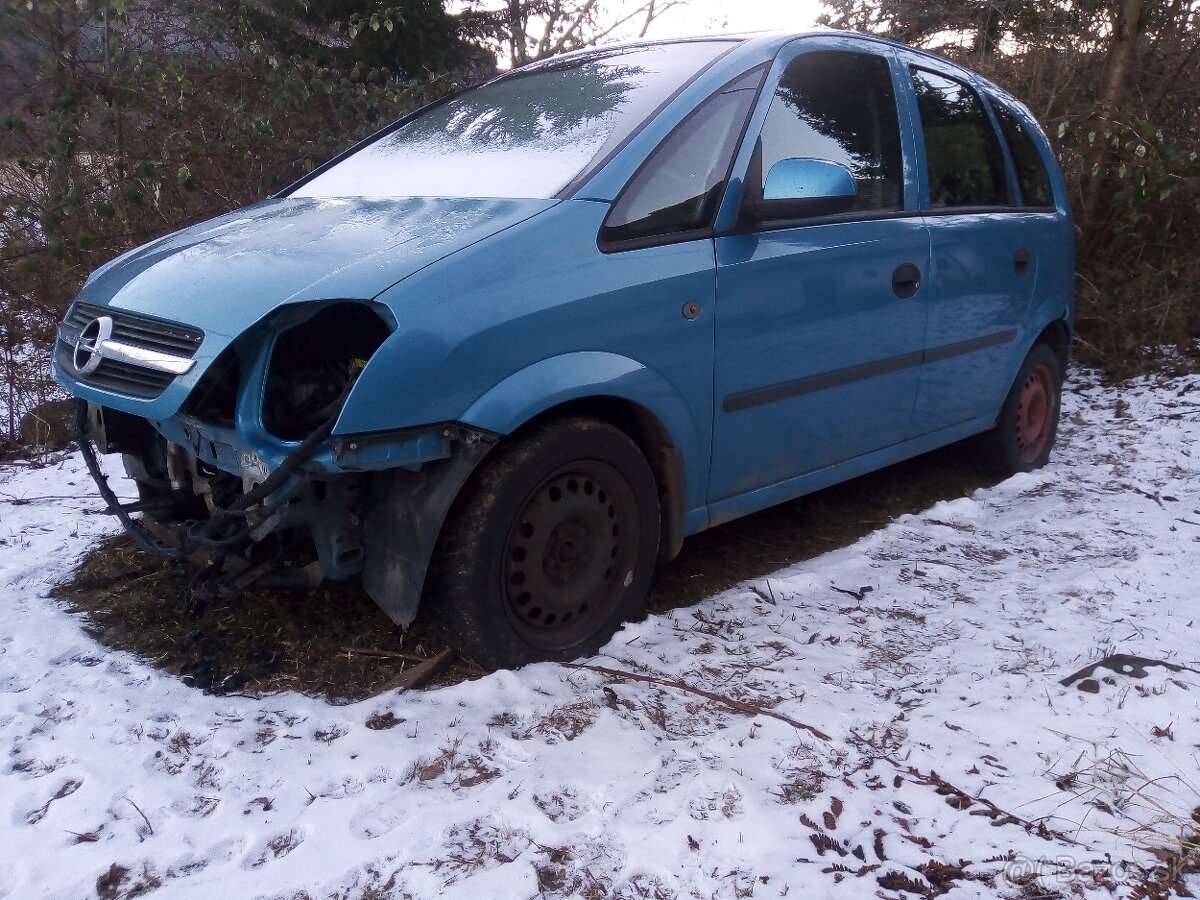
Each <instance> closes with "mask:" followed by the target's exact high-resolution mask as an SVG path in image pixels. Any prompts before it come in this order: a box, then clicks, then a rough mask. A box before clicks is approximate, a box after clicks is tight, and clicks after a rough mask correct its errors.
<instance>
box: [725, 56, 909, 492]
mask: <svg viewBox="0 0 1200 900" xmlns="http://www.w3.org/2000/svg"><path fill="white" fill-rule="evenodd" d="M896 74H897V73H896V72H895V71H894V70H893V67H892V54H891V51H890V50H889V49H887V48H885V47H882V46H880V45H873V44H868V43H865V42H861V41H852V40H849V39H843V38H836V37H833V38H825V37H822V38H815V37H814V38H803V39H801V40H799V41H797V42H796V43H794V44H792V45H790V47H789V49H787V50H785V51H784V53H783V54H781V56H780V59H779V60H778V61H777V62H776V65H775V66H774V68H773V71H772V75H771V76H770V78H771V80H769V81H768V83H767V84H766V85H765V87H764V90H763V95H762V98H761V100H760V102H759V107H758V110H757V111H756V113H755V116H754V117H753V119H752V121H751V125H750V130H749V133H748V135H747V139H746V142H745V143H744V145H743V150H742V153H741V154H740V155H739V165H740V166H741V167H742V168H741V172H742V180H743V191H742V195H743V197H742V199H743V201H744V200H745V198H746V197H749V198H751V199H753V198H754V197H755V196H757V197H761V196H762V191H763V187H764V181H765V176H766V174H767V173H769V171H770V169H771V166H772V165H774V164H775V163H776V162H778V161H780V160H783V159H789V158H812V159H824V160H830V161H833V162H837V163H840V164H842V165H844V166H845V167H846V168H847V169H849V170H850V172H851V174H852V175H853V176H854V180H855V183H856V186H857V188H858V200H857V203H856V206H855V207H854V209H853V210H852V211H851V212H849V213H844V214H839V215H833V216H823V217H819V218H811V219H806V220H793V221H779V222H767V223H763V224H758V225H755V226H753V227H751V226H747V225H746V224H745V221H744V220H743V221H742V222H740V223H735V224H734V226H733V227H732V228H730V229H729V231H728V232H727V233H724V234H720V233H719V234H718V237H717V240H716V254H717V336H716V373H715V389H716V396H715V406H716V408H715V413H714V415H715V422H714V429H713V462H712V475H711V479H710V489H709V499H710V502H717V501H720V500H723V499H726V498H730V497H734V496H737V495H740V494H744V493H746V492H748V491H752V490H755V489H758V488H763V487H767V486H770V485H774V484H778V483H780V482H784V481H786V480H788V479H790V478H793V477H795V476H798V475H802V474H805V473H808V472H812V471H815V470H817V469H820V468H823V467H826V466H830V465H833V464H835V463H838V462H841V461H843V460H846V459H850V458H852V457H855V456H859V455H861V454H864V453H868V452H870V451H872V450H877V449H879V448H882V447H886V446H888V445H891V444H895V443H898V442H900V441H901V440H903V438H904V436H905V434H906V432H907V431H908V427H909V422H910V419H911V415H912V410H913V404H914V401H915V398H916V394H917V383H918V379H919V374H920V365H921V353H922V347H923V343H924V337H925V308H924V306H923V304H922V303H921V302H920V299H919V297H920V291H919V290H917V289H918V288H919V287H920V286H921V283H922V281H923V280H924V273H925V271H926V269H927V267H928V257H929V239H928V235H927V231H926V227H925V224H924V222H923V220H922V219H921V217H920V212H919V210H918V208H917V204H916V199H915V197H914V196H913V191H912V187H913V185H912V184H911V183H909V179H908V178H907V177H906V167H905V163H904V161H905V157H906V155H909V156H910V158H911V145H910V139H911V134H910V133H909V132H908V131H907V130H906V129H902V127H901V117H900V115H899V111H898V109H897V101H896V98H897V94H898V91H897V86H896V83H895V75H896ZM764 110H765V112H764ZM736 171H737V169H735V172H736ZM734 202H736V198H734ZM726 214H727V209H723V210H722V217H723V218H724V217H725V216H726ZM898 273H899V274H898ZM906 275H907V280H906V277H905V276H906ZM785 492H786V491H785Z"/></svg>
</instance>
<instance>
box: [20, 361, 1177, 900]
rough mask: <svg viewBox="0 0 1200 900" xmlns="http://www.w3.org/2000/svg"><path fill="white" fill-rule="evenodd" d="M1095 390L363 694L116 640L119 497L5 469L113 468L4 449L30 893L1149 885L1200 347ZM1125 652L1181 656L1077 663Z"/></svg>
mask: <svg viewBox="0 0 1200 900" xmlns="http://www.w3.org/2000/svg"><path fill="white" fill-rule="evenodd" d="M1064 416H1065V418H1064V422H1063V427H1062V434H1061V437H1060V444H1059V449H1058V450H1057V452H1056V454H1055V457H1054V461H1053V463H1052V464H1051V465H1050V466H1049V467H1048V468H1046V469H1044V470H1042V471H1040V472H1037V473H1035V474H1032V475H1025V476H1020V477H1016V478H1013V479H1010V480H1008V481H1006V482H1004V483H1002V484H1000V485H998V486H997V487H995V488H992V489H989V490H983V491H980V492H978V493H976V494H975V495H974V496H972V497H964V498H962V499H958V500H954V501H952V502H946V503H939V504H937V505H936V506H934V507H933V508H931V509H928V510H926V511H924V512H920V513H916V514H913V515H907V516H904V517H902V518H900V519H898V520H896V521H895V522H893V523H892V524H891V525H889V526H888V527H887V528H884V529H882V530H880V531H878V532H876V533H874V534H872V535H870V536H869V537H867V538H865V539H864V540H862V541H860V542H858V543H857V544H855V545H853V546H851V547H847V548H844V549H841V550H837V551H835V552H832V553H829V554H827V555H825V556H822V557H820V558H817V559H813V560H810V561H807V562H804V563H802V564H799V565H797V566H795V567H793V568H790V569H787V570H784V571H781V572H778V573H777V574H775V575H773V576H771V577H770V578H768V579H764V580H760V581H757V582H753V583H747V584H745V585H742V586H741V587H739V588H737V589H735V590H732V591H728V592H726V593H724V594H721V595H719V596H715V597H712V598H711V599H709V600H708V601H706V602H704V603H702V604H700V605H698V606H694V607H690V608H687V609H679V610H676V611H674V612H672V613H670V614H668V615H663V616H656V617H652V618H650V619H648V620H646V621H644V622H641V623H638V624H635V625H632V626H630V627H627V628H625V629H624V630H623V631H622V632H620V633H619V634H618V635H617V637H616V638H615V639H614V640H613V641H612V643H611V644H610V645H609V646H608V647H607V648H606V651H605V652H604V654H603V655H602V656H599V657H597V658H594V659H591V660H587V661H585V662H586V663H587V664H588V665H591V666H593V667H594V668H570V667H566V666H560V665H539V666H532V667H529V668H526V669H524V670H522V671H518V672H498V673H496V674H494V675H490V676H488V677H486V678H482V679H480V680H478V681H475V682H470V683H465V684H460V685H458V686H456V687H451V688H445V689H440V690H431V691H427V692H423V693H421V692H415V693H409V694H404V695H399V694H388V695H383V696H379V697H376V698H375V699H372V700H368V701H365V702H362V703H358V704H355V705H350V706H331V705H329V704H327V703H325V702H323V701H320V700H315V699H309V698H306V697H302V696H297V695H291V694H288V695H275V696H268V697H263V698H261V699H251V698H245V697H222V698H215V697H211V696H206V695H204V694H201V693H200V692H198V691H196V690H193V689H191V688H188V687H186V686H185V685H183V684H182V683H180V682H179V681H178V680H177V679H175V678H173V677H170V676H168V675H166V674H163V673H161V672H159V671H157V670H155V669H153V668H150V667H148V666H146V665H144V664H142V663H141V662H140V661H139V660H137V659H135V658H132V657H130V656H127V655H123V654H121V653H115V652H112V651H110V650H108V649H106V648H105V647H103V646H100V645H98V644H96V643H95V642H94V641H92V640H91V639H90V638H89V637H87V636H86V635H85V633H84V632H83V631H82V630H81V628H80V622H79V621H78V620H77V619H76V618H75V617H73V616H71V615H69V614H67V613H65V612H64V611H63V610H62V609H61V608H60V607H59V606H58V605H57V604H56V603H55V602H54V601H52V600H48V599H46V594H47V589H48V587H49V585H50V584H51V583H52V582H53V581H54V580H55V579H58V578H61V577H62V575H63V573H64V572H65V571H66V570H67V569H68V568H69V567H70V566H71V564H72V562H73V561H74V560H75V559H76V558H77V557H78V556H79V555H80V554H81V553H82V552H83V551H84V550H85V549H86V548H87V547H88V546H89V544H90V543H91V542H92V541H93V540H94V539H95V537H96V536H97V535H98V534H100V533H101V532H103V531H105V530H106V529H110V528H111V527H112V525H111V523H110V522H109V521H108V520H106V519H104V518H102V517H99V516H94V515H85V514H84V510H85V509H94V508H95V507H96V505H97V504H96V503H95V502H92V501H88V500H84V501H80V500H77V499H61V500H60V499H48V500H38V501H35V502H31V503H27V504H21V505H14V504H12V503H11V502H8V500H10V499H11V498H14V497H16V498H21V497H26V498H34V497H51V498H56V497H74V496H75V495H77V494H80V493H83V494H90V491H89V488H88V484H87V478H86V475H85V474H84V471H83V467H82V465H81V464H80V462H79V460H78V458H77V457H69V458H67V459H66V460H64V461H63V462H62V463H61V464H59V465H57V466H54V467H50V468H42V469H30V468H27V467H23V468H14V469H10V470H5V471H3V473H2V474H0V585H3V603H2V604H0V897H6V898H21V900H25V898H34V897H53V898H75V897H80V898H82V897H95V896H97V895H98V896H100V897H103V898H115V897H132V896H141V895H143V894H151V895H152V896H154V897H156V898H158V897H162V898H168V897H230V898H242V897H247V898H249V897H280V898H283V897H287V898H293V897H296V898H313V900H315V898H325V897H339V898H341V897H346V898H385V897H431V896H435V895H445V896H448V897H462V898H472V900H474V898H491V897H497V898H508V897H514V898H516V897H533V896H537V895H539V894H541V895H545V896H582V897H588V898H592V897H629V898H634V897H650V898H673V897H693V896H694V897H750V896H753V897H776V896H792V897H801V898H815V897H827V896H837V897H856V896H861V897H874V896H884V897H890V896H901V895H903V894H904V892H907V896H915V895H918V894H920V893H927V894H929V895H933V894H936V893H940V892H942V891H944V890H948V891H949V893H948V896H950V897H977V896H985V897H994V896H1009V897H1017V896H1022V897H1033V896H1041V897H1047V896H1048V897H1053V896H1057V895H1058V894H1057V893H1056V892H1061V894H1062V895H1063V896H1084V897H1108V896H1114V895H1116V896H1126V895H1128V894H1129V893H1130V891H1131V889H1132V886H1133V885H1136V884H1137V883H1139V882H1140V881H1143V880H1144V879H1146V878H1147V877H1150V876H1151V875H1152V873H1153V870H1154V868H1155V866H1158V865H1161V864H1162V860H1166V861H1167V863H1170V862H1171V860H1172V859H1173V858H1174V857H1173V856H1172V852H1171V851H1172V848H1178V846H1179V842H1180V840H1181V838H1186V837H1187V836H1189V835H1191V836H1192V837H1190V838H1189V839H1190V840H1192V841H1194V840H1195V839H1196V838H1195V836H1194V835H1195V832H1196V831H1198V830H1200V819H1198V820H1197V821H1193V818H1192V816H1193V812H1192V811H1193V809H1195V808H1196V807H1198V806H1200V763H1198V750H1197V746H1198V745H1200V721H1198V717H1200V707H1198V704H1197V701H1198V700H1200V671H1197V670H1200V641H1198V640H1197V638H1198V637H1200V607H1198V605H1197V600H1196V584H1197V582H1196V581H1195V580H1193V579H1196V578H1197V577H1198V572H1200V477H1198V475H1197V468H1198V466H1200V379H1192V380H1181V381H1175V382H1170V383H1167V384H1166V385H1159V386H1152V385H1150V384H1149V383H1144V382H1143V383H1138V384H1136V385H1126V386H1124V387H1123V388H1121V389H1120V391H1113V390H1109V389H1103V388H1099V387H1095V386H1084V387H1081V388H1077V389H1076V390H1075V391H1073V392H1072V393H1070V394H1069V395H1068V397H1067V398H1066V401H1065V412H1064ZM868 588H869V589H870V590H869V591H868V590H867V589H868ZM1117 653H1123V654H1132V655H1135V656H1138V657H1143V658H1145V659H1148V660H1153V661H1162V662H1168V663H1171V664H1172V666H1173V667H1185V668H1172V667H1165V666H1161V665H1149V664H1147V665H1145V666H1144V670H1141V671H1143V672H1144V675H1145V677H1142V678H1138V677H1135V676H1136V675H1137V674H1139V670H1138V664H1135V665H1133V666H1128V665H1127V666H1122V665H1121V664H1120V661H1117V662H1114V663H1113V665H1114V666H1115V670H1114V669H1108V668H1099V669H1097V670H1096V672H1095V673H1094V677H1093V678H1092V679H1091V680H1087V681H1083V680H1081V681H1079V682H1076V683H1075V684H1072V685H1071V686H1065V685H1064V684H1062V683H1061V682H1060V679H1063V678H1065V677H1067V676H1069V675H1071V674H1072V673H1074V672H1076V671H1077V670H1079V669H1081V668H1082V667H1084V666H1087V665H1089V664H1091V663H1095V662H1096V661H1098V660H1100V659H1102V658H1105V657H1109V656H1111V655H1113V654H1117ZM1126 662H1127V663H1128V662H1129V661H1126ZM598 669H605V670H612V671H614V672H623V673H630V674H633V675H637V676H641V678H631V677H628V675H614V674H610V673H608V672H604V671H599V670H598ZM1080 687H1083V688H1085V689H1084V690H1081V689H1080ZM1089 689H1090V690H1089ZM1197 815H1198V816H1200V813H1198V814H1197ZM1155 850H1157V851H1158V853H1157V856H1156V855H1154V853H1153V851H1155ZM1160 874H1161V873H1160ZM1035 877H1037V878H1040V880H1039V881H1037V882H1036V883H1031V879H1033V878H1035ZM1184 877H1185V878H1186V879H1190V880H1188V881H1187V882H1186V884H1187V885H1188V886H1189V887H1190V889H1191V890H1193V891H1198V890H1200V876H1198V875H1196V874H1191V875H1187V876H1184Z"/></svg>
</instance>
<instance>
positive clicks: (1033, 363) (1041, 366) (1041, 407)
mask: <svg viewBox="0 0 1200 900" xmlns="http://www.w3.org/2000/svg"><path fill="white" fill-rule="evenodd" d="M1061 405H1062V366H1061V363H1060V362H1059V359H1058V356H1057V354H1055V352H1054V351H1053V350H1052V349H1051V348H1050V347H1048V346H1046V345H1045V344H1035V345H1034V347H1033V349H1032V350H1030V351H1029V355H1028V356H1027V357H1025V362H1024V363H1022V365H1021V370H1020V371H1019V372H1018V373H1017V378H1016V381H1014V382H1013V386H1012V388H1011V389H1010V390H1009V392H1008V397H1007V398H1006V399H1005V401H1004V406H1003V407H1001V409H1000V417H999V418H998V419H997V420H996V427H995V428H993V429H992V430H991V431H989V432H987V433H986V434H983V435H980V438H979V449H980V450H981V456H982V459H983V462H984V464H985V466H986V467H987V468H988V469H989V470H991V471H993V472H996V473H997V474H1002V475H1014V474H1016V473H1017V472H1031V471H1033V470H1034V469H1039V468H1041V467H1042V466H1044V465H1045V464H1046V462H1047V460H1049V458H1050V451H1051V450H1052V449H1053V448H1054V440H1055V438H1056V436H1057V435H1058V418H1059V410H1060V408H1061Z"/></svg>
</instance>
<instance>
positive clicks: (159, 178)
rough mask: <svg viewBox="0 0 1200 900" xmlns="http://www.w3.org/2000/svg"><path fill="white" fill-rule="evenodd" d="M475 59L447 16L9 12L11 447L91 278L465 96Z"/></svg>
mask: <svg viewBox="0 0 1200 900" xmlns="http://www.w3.org/2000/svg"><path fill="white" fill-rule="evenodd" d="M317 5H318V4H312V5H311V6H312V7H316V6H317ZM335 13H337V14H338V15H345V17H346V18H344V19H336V18H334V14H335ZM414 29H415V33H410V31H411V30H414ZM388 35H390V36H392V37H393V38H394V41H393V42H392V43H388V42H387V41H385V40H384V37H385V36H388ZM426 45H428V47H429V48H430V51H429V55H428V57H423V56H422V55H421V47H422V46H426ZM472 52H474V53H475V54H476V56H477V55H478V51H473V49H472V48H471V47H470V45H466V44H464V43H463V42H462V41H461V40H460V38H459V36H458V22H457V20H455V19H453V18H452V17H449V16H446V15H445V14H444V12H442V11H441V5H440V3H439V2H436V0H413V2H410V3H403V4H399V5H395V4H394V5H391V6H386V7H385V6H383V5H382V4H379V3H369V2H367V0H356V2H355V0H337V2H335V3H331V4H330V5H329V6H324V7H322V10H321V11H320V12H310V11H309V8H308V6H307V5H305V4H302V3H300V2H299V0H262V2H257V0H255V2H251V0H245V2H243V0H213V2H194V3H193V2H187V0H0V369H3V371H0V376H2V377H3V378H4V385H5V386H6V387H7V388H8V397H7V398H6V399H7V403H3V402H0V407H4V406H7V408H8V413H9V415H8V418H9V421H7V422H3V423H0V439H2V438H3V434H4V432H6V431H7V432H8V433H9V434H12V433H13V432H14V431H15V430H16V429H15V427H14V425H15V421H14V420H15V419H16V418H17V417H19V413H20V411H21V410H22V409H23V408H26V407H28V406H29V405H30V403H29V402H27V400H28V398H29V397H32V398H35V399H36V398H37V397H38V395H40V394H42V393H44V386H45V384H46V381H47V371H46V366H45V351H44V349H39V348H46V347H48V346H49V345H50V344H51V342H52V341H53V334H54V328H55V326H56V323H57V321H58V320H59V319H60V318H61V316H62V313H63V311H64V310H65V308H66V305H67V304H68V303H69V302H70V300H71V298H72V297H73V296H74V295H75V294H76V293H77V292H78V290H79V287H80V285H81V284H82V282H83V279H84V277H85V276H86V275H87V273H88V272H89V271H91V270H93V269H95V268H96V267H97V266H98V265H100V264H101V263H103V262H105V261H107V260H109V259H111V258H112V257H114V256H116V255H117V254H119V253H121V252H123V251H124V250H127V249H129V248H130V247H131V246H135V245H137V244H141V243H144V242H146V241H148V240H150V239H151V238H154V237H156V236H158V235H160V234H164V233H166V232H169V231H172V230H174V229H177V228H180V227H183V226H185V225H189V224H191V223H193V222H196V221H200V220H202V219H205V218H209V217H211V216H213V215H216V214H218V213H221V212H225V211H228V210H229V209H231V208H234V207H236V206H239V205H244V204H246V203H250V202H253V201H256V200H259V199H261V198H262V197H263V196H264V195H266V194H269V193H271V192H273V191H275V190H278V189H279V188H280V187H282V186H283V185H285V184H287V183H288V182H289V181H291V180H293V179H295V178H296V177H298V176H300V175H302V174H304V173H305V172H306V171H309V170H311V169H312V168H313V167H314V166H316V165H317V164H319V163H321V162H323V161H324V160H326V159H328V158H330V157H331V156H333V155H334V154H336V153H337V152H338V151H340V150H341V149H343V148H345V147H346V146H347V145H349V144H351V143H353V142H354V141H355V140H357V139H359V138H361V137H363V136H365V135H366V134H369V133H370V132H371V131H374V130H376V129H378V128H379V127H381V126H382V125H384V124H386V123H387V122H389V121H391V120H393V119H394V118H396V117H397V116H398V115H400V114H402V113H403V112H406V111H407V110H409V109H411V108H413V107H414V106H417V105H420V104H422V103H425V102H428V101H429V100H431V99H433V98H435V97H437V96H439V95H441V94H443V93H445V92H446V91H449V90H453V89H455V88H457V87H459V86H461V85H462V84H463V83H464V79H466V78H470V77H472V76H471V73H467V74H466V75H462V74H461V73H460V72H459V71H458V70H457V68H456V66H457V65H458V63H459V62H460V61H461V60H464V59H467V58H468V57H470V55H471V53H472ZM490 68H494V64H492V65H491V66H489V69H490Z"/></svg>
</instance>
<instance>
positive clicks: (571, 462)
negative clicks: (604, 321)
mask: <svg viewBox="0 0 1200 900" xmlns="http://www.w3.org/2000/svg"><path fill="white" fill-rule="evenodd" d="M658 534H659V510H658V492H657V489H656V487H655V482H654V476H653V473H652V472H651V471H650V467H649V465H648V464H647V462H646V459H645V457H644V456H643V455H642V453H641V451H640V450H639V449H638V447H637V445H636V444H634V443H633V441H632V440H630V439H629V438H628V437H627V436H626V435H625V434H624V433H623V432H621V431H620V430H618V429H617V428H614V427H613V426H611V425H609V424H607V423H604V422H600V421H597V420H594V419H586V418H568V419H561V420H558V421H555V422H551V423H549V424H546V425H541V426H538V427H536V428H535V429H533V430H532V431H531V432H530V433H529V434H527V435H525V436H523V437H522V438H521V439H519V440H517V441H514V442H513V443H511V444H507V445H502V446H500V447H499V448H497V449H496V450H495V451H493V453H492V454H491V455H490V456H489V457H488V458H487V459H486V460H485V461H484V463H483V465H482V466H481V468H480V470H479V472H477V473H476V475H475V476H474V477H473V478H472V480H471V482H470V483H469V484H468V485H467V487H466V488H464V490H463V494H462V496H461V497H460V498H459V500H458V501H456V503H455V508H454V509H453V510H452V512H451V515H450V518H449V519H448V520H447V522H446V526H445V528H444V529H443V532H442V536H441V538H440V540H439V548H438V553H437V554H436V556H435V559H434V564H433V567H432V569H431V571H430V580H429V591H428V592H427V594H426V596H427V598H428V601H427V602H428V608H429V612H430V614H431V615H432V616H433V617H434V618H435V619H437V620H438V622H439V623H440V625H441V627H442V629H443V630H444V631H445V632H446V636H447V638H448V639H449V640H450V642H451V643H452V644H454V645H455V646H456V647H458V648H459V649H460V650H462V651H463V652H464V653H466V654H467V655H469V656H471V657H472V658H474V659H475V660H477V661H478V662H480V663H482V664H483V665H486V666H490V667H497V668H499V667H516V666H520V665H524V664H526V663H530V662H537V661H540V660H565V659H573V658H575V657H577V656H581V655H584V654H587V653H591V652H594V651H595V650H597V649H599V648H600V647H601V646H602V645H603V644H604V643H606V642H607V641H608V639H609V638H610V637H612V635H613V633H614V632H615V631H616V629H617V627H618V626H619V625H620V624H621V622H622V621H624V620H626V619H628V618H629V617H631V616H632V615H634V614H635V613H636V612H637V611H638V610H639V609H640V608H641V605H642V601H643V600H644V598H645V595H646V591H647V589H648V587H649V584H650V576H651V574H652V572H653V569H654V560H655V557H656V555H657V550H658Z"/></svg>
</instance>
